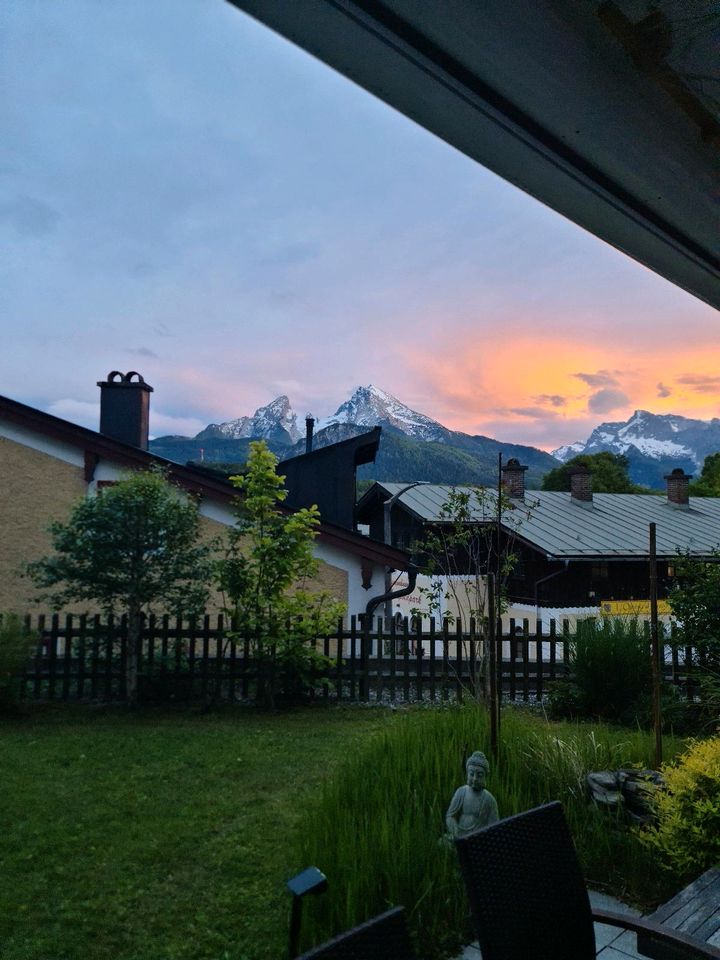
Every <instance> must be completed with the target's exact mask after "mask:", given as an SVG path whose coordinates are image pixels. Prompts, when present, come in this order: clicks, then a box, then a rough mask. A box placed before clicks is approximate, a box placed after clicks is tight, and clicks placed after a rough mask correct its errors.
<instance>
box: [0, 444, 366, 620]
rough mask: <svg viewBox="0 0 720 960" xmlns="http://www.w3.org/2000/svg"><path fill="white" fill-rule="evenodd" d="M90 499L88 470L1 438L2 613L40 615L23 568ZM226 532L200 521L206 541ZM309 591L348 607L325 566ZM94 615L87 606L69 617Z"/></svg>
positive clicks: (339, 577)
mask: <svg viewBox="0 0 720 960" xmlns="http://www.w3.org/2000/svg"><path fill="white" fill-rule="evenodd" d="M86 494H87V485H86V483H85V479H84V475H83V468H82V467H78V466H73V465H72V464H69V463H66V462H65V461H63V460H60V459H59V458H57V457H54V456H52V455H50V454H47V453H42V452H41V451H39V450H35V449H33V448H32V447H28V446H25V445H24V444H20V443H17V442H15V441H14V440H8V439H7V438H5V437H0V611H2V610H16V611H18V612H25V611H29V612H36V611H37V612H39V611H40V610H41V607H40V606H38V605H37V604H36V603H35V598H36V596H37V591H36V590H35V588H34V587H33V586H32V584H31V583H30V582H29V581H28V580H26V579H23V578H22V577H21V576H20V568H21V566H22V564H24V563H26V562H28V561H30V560H36V559H38V558H40V557H42V556H44V555H46V554H47V553H49V552H50V551H51V549H52V544H51V540H50V535H49V534H48V532H47V528H48V525H49V523H50V521H51V520H66V519H67V518H68V516H69V513H70V510H71V508H72V506H73V504H74V503H76V502H77V501H78V500H79V499H80V498H81V497H83V496H85V495H86ZM226 529H227V527H226V525H225V524H224V523H221V522H219V521H217V520H213V519H211V518H209V517H202V518H201V536H202V538H203V539H207V540H211V539H214V538H216V537H218V536H220V535H222V534H223V533H224V532H225V530H226ZM306 586H307V587H308V589H311V590H325V591H327V592H328V593H330V594H331V595H332V596H333V597H335V598H337V599H338V600H341V601H343V602H344V601H346V600H347V597H348V575H347V571H345V570H342V569H340V568H338V567H334V566H332V565H331V564H328V563H325V562H324V561H320V566H319V570H318V573H317V576H316V577H314V578H313V579H312V580H311V581H309V582H308V583H307V584H306ZM221 605H222V604H221V600H220V598H219V597H218V596H217V594H214V595H213V597H212V598H211V602H210V604H209V606H208V612H209V613H218V612H219V611H220V608H221ZM86 610H87V611H88V612H94V611H93V610H91V609H89V606H88V604H83V605H82V607H80V606H75V607H68V608H67V612H81V611H86Z"/></svg>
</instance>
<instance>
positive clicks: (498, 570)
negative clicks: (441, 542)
mask: <svg viewBox="0 0 720 960" xmlns="http://www.w3.org/2000/svg"><path fill="white" fill-rule="evenodd" d="M502 459H503V458H502V453H500V452H498V479H497V530H496V531H495V532H496V541H495V552H496V564H495V584H494V590H493V595H494V598H495V603H494V604H493V606H494V608H495V609H494V610H493V611H492V612H491V616H492V620H493V631H492V636H493V640H492V644H493V653H494V656H493V660H495V661H496V663H495V674H494V680H495V701H494V703H493V705H492V708H493V711H494V712H495V738H496V741H499V739H500V705H501V703H502V608H501V604H500V594H501V591H502ZM498 651H499V656H498ZM498 673H499V677H498Z"/></svg>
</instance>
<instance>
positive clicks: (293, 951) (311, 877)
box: [287, 867, 328, 960]
mask: <svg viewBox="0 0 720 960" xmlns="http://www.w3.org/2000/svg"><path fill="white" fill-rule="evenodd" d="M327 885H328V883H327V877H326V876H325V874H324V873H322V872H321V871H320V870H318V868H317V867H306V868H305V870H303V871H302V873H298V874H297V875H296V876H294V877H292V878H291V879H290V880H288V882H287V887H288V890H289V891H290V893H292V896H293V899H292V912H291V914H290V938H289V940H288V960H293V957H296V956H297V948H298V943H299V941H300V920H301V918H302V901H303V897H305V896H307V894H309V893H322V892H323V891H324V890H327Z"/></svg>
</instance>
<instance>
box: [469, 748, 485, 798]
mask: <svg viewBox="0 0 720 960" xmlns="http://www.w3.org/2000/svg"><path fill="white" fill-rule="evenodd" d="M489 769H490V764H489V763H488V761H487V757H486V756H485V754H484V753H481V752H480V751H479V750H476V751H475V752H474V753H471V754H470V756H469V757H468V758H467V761H466V762H465V770H466V772H467V784H468V786H469V787H470V788H471V789H473V790H483V789H484V788H485V778H486V777H487V774H488V770H489Z"/></svg>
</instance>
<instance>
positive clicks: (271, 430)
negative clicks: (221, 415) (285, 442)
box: [195, 396, 302, 443]
mask: <svg viewBox="0 0 720 960" xmlns="http://www.w3.org/2000/svg"><path fill="white" fill-rule="evenodd" d="M281 431H284V432H285V433H287V434H288V436H289V438H290V442H292V443H295V441H297V440H299V439H300V436H301V435H302V434H301V431H300V430H299V429H298V425H297V414H296V413H295V411H294V410H293V409H292V407H291V406H290V400H289V399H288V398H287V397H285V396H282V397H277V399H275V400H273V401H272V403H269V404H268V405H267V406H265V407H258V409H257V410H256V411H255V413H254V414H253V415H252V417H239V418H238V419H237V420H227V421H226V422H225V423H211V424H209V425H208V426H207V427H205V429H204V430H201V431H200V433H198V435H197V437H196V438H195V439H196V440H204V439H206V438H215V437H220V438H222V439H226V440H241V439H242V438H244V437H258V438H262V439H265V440H270V439H277V438H278V435H282V434H281Z"/></svg>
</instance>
